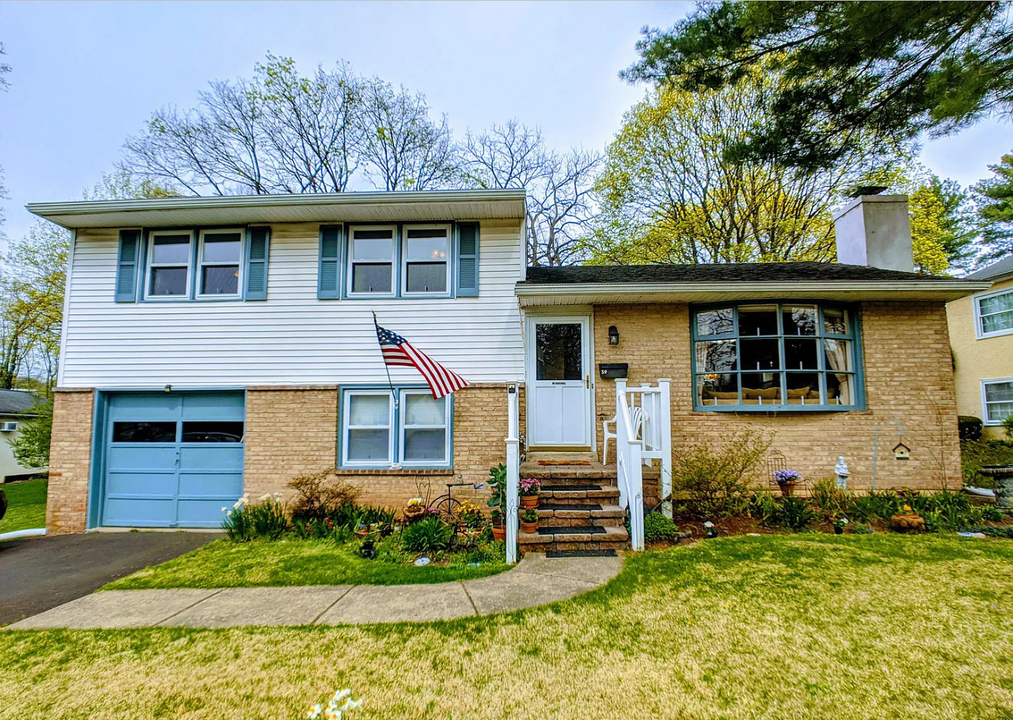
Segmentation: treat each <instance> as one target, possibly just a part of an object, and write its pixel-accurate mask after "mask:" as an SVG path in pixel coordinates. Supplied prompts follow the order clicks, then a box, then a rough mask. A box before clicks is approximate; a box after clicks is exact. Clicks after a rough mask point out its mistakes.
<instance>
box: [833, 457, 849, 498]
mask: <svg viewBox="0 0 1013 720" xmlns="http://www.w3.org/2000/svg"><path fill="white" fill-rule="evenodd" d="M834 473H835V474H836V475H837V487H839V488H840V489H841V490H847V489H848V475H850V474H851V473H850V472H849V471H848V464H847V463H846V462H844V456H843V455H840V456H838V458H837V465H835V466H834Z"/></svg>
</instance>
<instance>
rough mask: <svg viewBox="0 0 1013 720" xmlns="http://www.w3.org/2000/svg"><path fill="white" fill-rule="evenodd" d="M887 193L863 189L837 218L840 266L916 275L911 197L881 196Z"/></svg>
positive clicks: (835, 220)
mask: <svg viewBox="0 0 1013 720" xmlns="http://www.w3.org/2000/svg"><path fill="white" fill-rule="evenodd" d="M883 189H885V188H859V191H858V192H857V193H856V195H855V196H854V199H853V200H852V201H851V202H850V203H848V204H847V205H846V206H845V207H844V209H843V210H841V211H839V212H838V213H837V214H836V215H834V234H835V235H836V237H837V262H839V263H844V264H846V265H868V266H869V267H878V268H883V269H884V270H902V271H904V272H913V271H914V256H913V254H912V250H911V220H910V218H909V217H908V202H907V195H879V194H877V193H878V192H882V190H883Z"/></svg>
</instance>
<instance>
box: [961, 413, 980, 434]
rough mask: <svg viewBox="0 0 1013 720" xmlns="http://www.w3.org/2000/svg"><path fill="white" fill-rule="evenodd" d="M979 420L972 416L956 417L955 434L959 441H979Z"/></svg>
mask: <svg viewBox="0 0 1013 720" xmlns="http://www.w3.org/2000/svg"><path fill="white" fill-rule="evenodd" d="M981 424H982V423H981V418H976V417H974V415H960V416H958V417H957V432H958V434H959V435H960V439H961V440H981Z"/></svg>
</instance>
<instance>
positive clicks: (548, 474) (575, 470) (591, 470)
mask: <svg viewBox="0 0 1013 720" xmlns="http://www.w3.org/2000/svg"><path fill="white" fill-rule="evenodd" d="M521 477H522V478H526V477H530V478H538V479H539V480H541V481H542V482H545V481H546V480H552V481H556V480H580V479H584V480H607V479H609V478H611V479H613V480H614V479H615V477H616V470H615V468H607V467H601V466H598V467H594V466H585V465H547V466H536V465H531V464H528V463H525V464H524V465H523V466H522V467H521Z"/></svg>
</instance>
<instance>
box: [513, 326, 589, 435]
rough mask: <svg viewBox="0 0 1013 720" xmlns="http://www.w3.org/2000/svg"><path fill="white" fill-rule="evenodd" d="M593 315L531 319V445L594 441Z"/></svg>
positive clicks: (529, 374)
mask: <svg viewBox="0 0 1013 720" xmlns="http://www.w3.org/2000/svg"><path fill="white" fill-rule="evenodd" d="M590 327H591V319H590V318H589V317H587V316H579V315H576V316H569V317H566V316H564V317H529V319H528V343H527V346H528V372H527V377H528V388H529V390H528V392H529V393H530V396H529V400H528V445H529V446H533V447H547V446H548V447H575V448H576V447H580V448H585V447H590V446H591V347H590Z"/></svg>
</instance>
